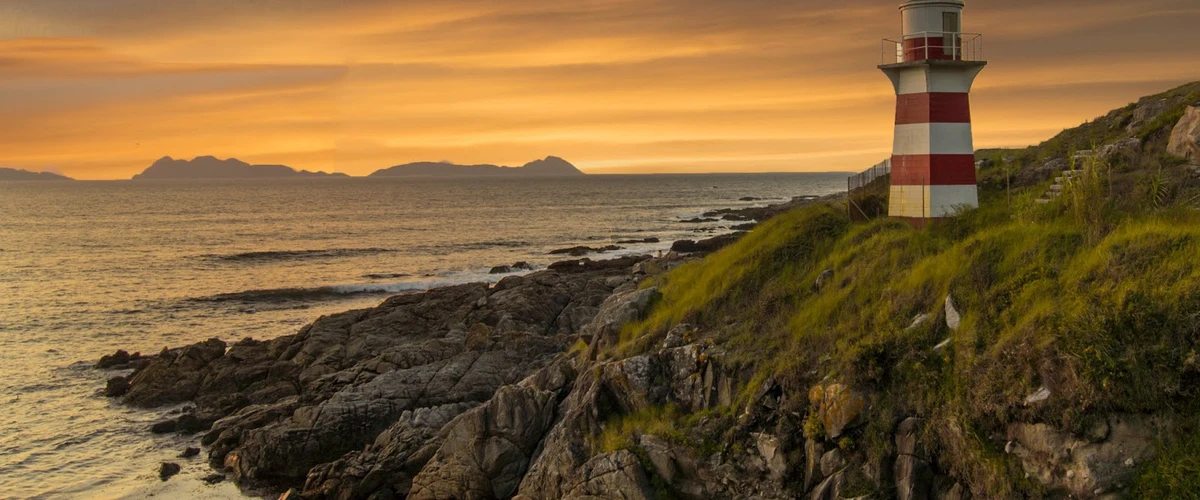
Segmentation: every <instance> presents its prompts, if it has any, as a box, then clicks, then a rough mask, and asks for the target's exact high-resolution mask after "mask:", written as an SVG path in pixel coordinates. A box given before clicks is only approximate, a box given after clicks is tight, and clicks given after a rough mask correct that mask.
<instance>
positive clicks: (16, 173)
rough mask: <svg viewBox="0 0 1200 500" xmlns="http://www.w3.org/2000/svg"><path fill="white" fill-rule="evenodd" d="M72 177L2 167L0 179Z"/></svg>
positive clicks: (68, 178) (34, 179) (35, 179)
mask: <svg viewBox="0 0 1200 500" xmlns="http://www.w3.org/2000/svg"><path fill="white" fill-rule="evenodd" d="M72 180H75V179H72V178H70V177H67V176H65V175H59V174H55V173H51V172H30V171H28V170H20V169H16V168H0V181H72Z"/></svg>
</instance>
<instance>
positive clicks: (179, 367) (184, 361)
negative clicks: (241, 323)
mask: <svg viewBox="0 0 1200 500" xmlns="http://www.w3.org/2000/svg"><path fill="white" fill-rule="evenodd" d="M225 347H226V345H225V342H222V341H220V340H218V339H210V340H207V341H205V342H201V343H199V344H194V345H190V346H187V347H184V348H181V349H174V350H167V349H163V352H162V353H161V354H159V355H158V357H157V358H156V359H155V360H154V361H152V362H151V363H150V364H149V365H147V366H146V367H145V368H143V369H141V370H139V371H138V372H137V373H135V374H134V375H133V377H132V378H131V379H130V381H129V385H130V388H129V392H128V393H126V394H125V399H124V401H125V403H126V404H129V405H133V406H138V407H143V408H151V407H155V406H162V405H167V404H175V403H182V402H184V401H188V400H190V399H191V398H192V397H194V396H195V395H196V393H197V392H198V391H199V390H200V384H201V382H203V381H204V374H203V370H204V369H205V368H206V367H207V366H208V364H209V363H212V362H213V361H215V360H217V359H218V358H220V357H221V356H224V355H225Z"/></svg>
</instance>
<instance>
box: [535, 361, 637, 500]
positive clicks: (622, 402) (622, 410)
mask: <svg viewBox="0 0 1200 500" xmlns="http://www.w3.org/2000/svg"><path fill="white" fill-rule="evenodd" d="M651 368H652V365H651V360H650V358H649V357H648V356H638V357H634V358H629V359H624V360H620V361H612V362H603V363H599V364H598V365H595V366H593V367H591V368H589V369H587V370H583V371H582V372H581V373H580V375H579V378H577V379H576V380H575V382H574V385H573V387H572V390H571V392H570V394H568V395H567V397H566V399H565V400H563V402H562V403H561V404H560V405H559V409H558V415H559V418H558V420H557V421H556V422H555V424H554V426H553V427H552V428H551V429H550V432H548V433H547V434H546V436H545V438H544V439H543V440H542V448H541V451H540V452H539V453H538V455H537V457H536V458H535V459H534V460H533V463H532V464H530V466H529V471H528V472H527V473H526V474H525V478H524V479H523V480H522V481H521V486H520V488H519V489H518V497H519V498H526V499H529V500H555V499H559V498H564V497H566V496H567V495H568V494H569V493H571V492H572V490H573V489H574V488H576V487H577V486H576V485H579V484H581V483H587V482H589V480H588V479H586V476H587V475H588V474H590V472H588V471H589V470H591V469H589V468H587V467H585V463H589V460H593V459H591V458H590V457H591V449H590V446H589V444H588V442H587V440H588V438H589V437H590V436H598V435H600V432H601V425H602V424H603V423H604V422H606V421H607V420H608V419H609V418H612V417H613V416H615V415H621V414H630V413H636V412H637V411H639V410H642V409H644V408H647V407H649V405H650V403H649V401H648V400H647V394H648V392H649V390H650V383H651V377H652V375H653V372H652V370H651ZM609 460H610V461H611V460H613V458H612V457H611V456H610V457H609ZM595 465H596V464H593V466H592V469H594V467H595ZM637 471H638V472H637V474H641V475H642V476H643V478H644V473H643V472H642V471H641V468H640V466H639V467H638V468H637Z"/></svg>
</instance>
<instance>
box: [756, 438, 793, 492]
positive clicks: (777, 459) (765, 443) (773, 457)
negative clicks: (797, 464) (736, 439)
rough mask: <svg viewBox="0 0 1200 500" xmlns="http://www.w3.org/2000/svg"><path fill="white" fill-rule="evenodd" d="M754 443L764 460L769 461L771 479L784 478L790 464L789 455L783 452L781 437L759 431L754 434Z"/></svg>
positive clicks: (768, 468) (768, 467)
mask: <svg viewBox="0 0 1200 500" xmlns="http://www.w3.org/2000/svg"><path fill="white" fill-rule="evenodd" d="M754 444H755V445H756V446H757V448H758V453H759V454H760V455H762V457H763V460H766V462H767V470H769V471H771V479H773V480H776V481H781V480H783V478H784V475H785V474H786V473H787V469H788V464H787V455H785V454H784V452H783V445H782V443H780V442H779V438H777V437H775V436H772V435H770V434H765V433H757V434H754Z"/></svg>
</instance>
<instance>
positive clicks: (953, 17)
mask: <svg viewBox="0 0 1200 500" xmlns="http://www.w3.org/2000/svg"><path fill="white" fill-rule="evenodd" d="M959 31H961V27H960V26H959V21H958V13H957V12H943V13H942V58H943V59H958V58H959V53H958V32H959Z"/></svg>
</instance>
